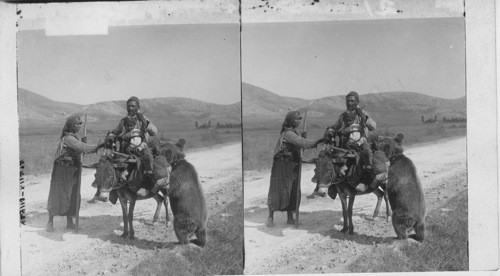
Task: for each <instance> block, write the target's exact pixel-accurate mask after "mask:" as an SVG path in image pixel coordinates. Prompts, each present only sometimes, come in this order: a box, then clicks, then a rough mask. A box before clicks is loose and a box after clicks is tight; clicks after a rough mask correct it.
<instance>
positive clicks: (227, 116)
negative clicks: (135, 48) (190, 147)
mask: <svg viewBox="0 0 500 276" xmlns="http://www.w3.org/2000/svg"><path fill="white" fill-rule="evenodd" d="M140 100H141V110H143V111H145V114H146V116H147V117H149V118H151V119H152V120H153V119H155V120H154V121H155V122H157V121H165V120H168V121H169V122H171V123H172V122H174V123H175V122H177V123H178V124H185V123H189V124H191V123H192V124H193V125H194V122H195V121H196V120H200V123H201V122H205V121H208V120H212V123H213V124H215V123H217V122H221V123H239V122H240V118H241V104H240V103H239V102H238V103H234V104H229V105H222V104H214V103H208V102H203V101H199V100H195V99H188V98H179V97H165V98H150V99H140ZM18 106H19V119H20V126H21V127H28V126H30V125H33V124H37V125H60V124H61V123H62V122H64V120H65V119H66V118H67V117H68V116H69V115H71V114H75V113H78V114H87V120H88V121H89V122H94V123H102V124H116V123H117V122H118V120H119V119H120V118H122V117H123V116H125V115H126V114H127V111H126V108H125V106H126V100H122V101H105V102H98V103H95V104H90V105H80V104H73V103H63V102H58V101H53V100H51V99H48V98H46V97H43V96H41V95H38V94H36V93H34V92H32V91H29V90H26V89H23V88H19V89H18Z"/></svg>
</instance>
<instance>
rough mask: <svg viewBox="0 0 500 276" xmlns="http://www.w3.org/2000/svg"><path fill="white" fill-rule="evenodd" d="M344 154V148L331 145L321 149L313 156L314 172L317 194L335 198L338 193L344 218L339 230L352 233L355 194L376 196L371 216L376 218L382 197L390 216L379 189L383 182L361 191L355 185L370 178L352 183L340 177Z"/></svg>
mask: <svg viewBox="0 0 500 276" xmlns="http://www.w3.org/2000/svg"><path fill="white" fill-rule="evenodd" d="M345 155H346V154H345V151H344V150H342V149H338V148H335V147H331V148H330V149H328V150H323V151H321V152H320V153H319V156H318V158H317V159H316V158H315V159H313V160H314V162H315V163H316V169H315V172H316V177H317V184H318V194H319V195H320V196H322V197H324V196H326V194H328V195H329V196H330V197H331V198H332V199H335V197H336V195H337V194H338V195H339V198H340V201H341V203H342V216H343V219H344V227H343V228H342V230H340V231H341V232H347V231H348V232H349V234H351V235H352V234H354V225H353V223H352V210H353V205H354V199H355V198H356V195H365V194H370V193H374V194H375V195H376V196H377V206H376V207H375V211H374V213H373V218H376V217H377V216H378V213H379V210H380V204H381V203H382V198H384V200H385V205H386V215H387V219H388V218H389V217H390V216H391V211H390V209H389V203H388V201H387V197H386V196H385V193H384V191H383V190H381V189H380V188H382V189H385V185H384V184H381V185H380V186H379V187H377V188H375V189H373V188H368V189H367V190H366V191H364V192H361V191H358V190H356V188H355V187H356V185H357V184H359V183H370V182H371V179H370V178H366V177H362V178H359V179H357V180H356V181H354V182H353V183H348V181H347V179H346V178H345V177H341V175H340V169H341V166H342V164H344V162H345V160H343V158H344V156H345ZM353 166H355V165H353ZM350 184H352V185H350ZM347 198H349V202H348V201H347Z"/></svg>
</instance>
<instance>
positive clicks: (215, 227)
mask: <svg viewBox="0 0 500 276" xmlns="http://www.w3.org/2000/svg"><path fill="white" fill-rule="evenodd" d="M242 206H243V198H242V197H239V198H238V200H237V201H234V202H231V203H230V204H228V205H227V207H226V208H225V209H224V210H223V211H221V212H219V213H217V214H215V215H213V216H211V217H210V218H209V220H208V222H207V229H208V231H207V245H206V246H205V247H204V248H203V249H201V250H195V249H190V248H186V250H182V251H179V252H180V253H174V252H171V251H169V250H164V251H159V252H157V253H155V255H153V257H151V258H148V260H146V261H143V262H141V263H140V264H139V265H138V266H137V267H135V268H134V269H133V270H132V271H131V273H132V274H133V275H242V274H243V265H244V264H243V259H244V253H243V251H244V248H243V208H242ZM177 246H179V245H177Z"/></svg>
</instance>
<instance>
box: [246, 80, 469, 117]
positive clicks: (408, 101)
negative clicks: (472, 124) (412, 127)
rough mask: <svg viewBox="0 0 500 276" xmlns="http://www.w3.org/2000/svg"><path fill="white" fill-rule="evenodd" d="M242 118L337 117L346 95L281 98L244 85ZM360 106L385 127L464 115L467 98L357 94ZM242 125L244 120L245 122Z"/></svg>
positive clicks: (258, 88)
mask: <svg viewBox="0 0 500 276" xmlns="http://www.w3.org/2000/svg"><path fill="white" fill-rule="evenodd" d="M242 88H243V91H242V95H243V99H242V102H243V104H242V105H243V117H244V120H245V119H246V118H250V119H249V120H250V121H257V120H258V118H261V119H262V120H269V119H271V118H274V120H277V119H280V120H283V118H284V116H285V114H286V113H287V112H288V111H289V110H303V109H305V108H307V114H308V116H310V117H313V118H314V117H316V118H330V119H331V120H333V118H338V115H340V114H341V113H342V112H343V111H344V110H345V95H339V96H330V97H324V98H320V99H314V100H306V99H300V98H290V97H283V96H280V95H277V94H275V93H272V92H270V91H267V90H266V89H263V88H260V87H258V86H255V85H251V84H248V83H243V85H242ZM360 106H362V107H363V106H364V108H365V110H366V111H367V112H369V113H370V114H371V115H372V117H374V118H377V120H378V121H384V122H387V123H388V124H404V123H416V122H421V116H424V117H425V118H430V117H434V116H438V118H443V117H448V118H451V117H462V118H465V117H466V116H467V111H466V98H465V97H462V98H458V99H443V98H438V97H432V96H429V95H425V94H420V93H416V92H401V91H397V92H380V93H370V94H362V95H360ZM244 122H245V121H244Z"/></svg>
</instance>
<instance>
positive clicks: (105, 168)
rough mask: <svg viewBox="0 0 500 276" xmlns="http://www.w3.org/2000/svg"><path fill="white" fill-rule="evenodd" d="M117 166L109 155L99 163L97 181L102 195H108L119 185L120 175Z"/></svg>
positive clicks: (102, 157) (103, 157)
mask: <svg viewBox="0 0 500 276" xmlns="http://www.w3.org/2000/svg"><path fill="white" fill-rule="evenodd" d="M115 164H116V163H115V162H113V161H112V160H111V158H110V157H109V156H107V155H103V156H101V158H100V159H99V163H97V168H96V173H95V181H96V184H97V187H99V191H100V192H101V193H108V192H109V191H111V190H112V189H113V188H114V187H116V184H117V183H118V179H119V175H118V172H117V170H116V167H115Z"/></svg>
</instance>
